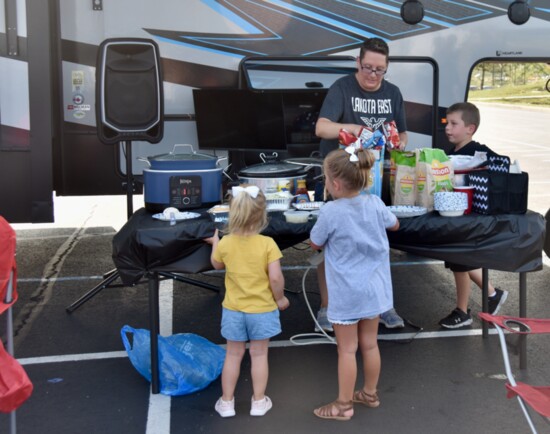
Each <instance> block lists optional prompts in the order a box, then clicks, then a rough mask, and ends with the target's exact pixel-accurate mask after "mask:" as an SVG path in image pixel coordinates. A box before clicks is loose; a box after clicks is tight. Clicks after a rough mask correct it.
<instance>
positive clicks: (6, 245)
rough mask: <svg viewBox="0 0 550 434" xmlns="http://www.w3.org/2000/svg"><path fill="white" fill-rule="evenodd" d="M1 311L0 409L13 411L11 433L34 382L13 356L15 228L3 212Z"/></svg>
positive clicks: (0, 229) (0, 230)
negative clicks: (3, 329) (3, 335)
mask: <svg viewBox="0 0 550 434" xmlns="http://www.w3.org/2000/svg"><path fill="white" fill-rule="evenodd" d="M0 246H1V249H0V315H1V314H2V313H4V312H6V318H7V325H6V335H7V352H6V350H5V349H4V346H3V345H2V341H0V366H1V371H0V411H1V412H7V413H10V434H15V432H16V420H15V409H16V408H18V407H19V406H20V405H21V404H23V402H25V401H26V400H27V398H28V397H29V396H30V395H31V393H32V389H33V385H32V383H31V381H30V380H29V377H28V376H27V374H26V372H25V370H24V369H23V367H22V366H21V365H20V364H19V362H17V360H15V359H14V358H13V317H12V309H11V307H12V305H13V303H15V301H16V300H17V285H16V276H17V267H16V263H15V232H14V231H13V229H12V228H11V226H10V225H9V224H8V222H6V220H4V218H3V217H1V216H0Z"/></svg>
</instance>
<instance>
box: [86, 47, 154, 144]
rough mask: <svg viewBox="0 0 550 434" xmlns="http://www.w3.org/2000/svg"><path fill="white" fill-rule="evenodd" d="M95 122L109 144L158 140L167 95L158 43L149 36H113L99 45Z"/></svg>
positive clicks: (102, 138) (101, 136)
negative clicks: (145, 37)
mask: <svg viewBox="0 0 550 434" xmlns="http://www.w3.org/2000/svg"><path fill="white" fill-rule="evenodd" d="M96 123H97V133H98V137H99V140H101V141H102V142H103V143H106V144H113V143H117V142H121V141H126V140H128V141H132V140H144V141H147V142H150V143H158V142H160V141H161V140H162V136H163V131H164V98H163V92H162V73H161V69H160V56H159V49H158V45H157V44H156V43H155V42H154V41H152V40H149V39H140V38H113V39H106V40H105V41H103V42H102V43H101V44H100V46H99V52H98V55H97V67H96Z"/></svg>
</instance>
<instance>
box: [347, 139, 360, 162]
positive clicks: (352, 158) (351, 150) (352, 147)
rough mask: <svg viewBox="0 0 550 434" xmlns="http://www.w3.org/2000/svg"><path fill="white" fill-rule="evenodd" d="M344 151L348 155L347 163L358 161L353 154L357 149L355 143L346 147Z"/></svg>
mask: <svg viewBox="0 0 550 434" xmlns="http://www.w3.org/2000/svg"><path fill="white" fill-rule="evenodd" d="M345 151H346V152H347V153H348V154H349V161H351V162H352V163H355V162H357V161H359V158H357V155H356V154H355V153H356V152H357V147H356V146H355V143H352V144H351V145H349V146H347V147H346V148H345Z"/></svg>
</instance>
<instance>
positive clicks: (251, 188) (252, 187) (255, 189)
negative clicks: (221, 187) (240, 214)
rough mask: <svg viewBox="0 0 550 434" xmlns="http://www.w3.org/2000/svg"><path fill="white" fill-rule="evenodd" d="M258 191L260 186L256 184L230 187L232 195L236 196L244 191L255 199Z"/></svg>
mask: <svg viewBox="0 0 550 434" xmlns="http://www.w3.org/2000/svg"><path fill="white" fill-rule="evenodd" d="M259 192H260V188H259V187H258V186H256V185H249V186H248V187H240V186H239V187H232V188H231V194H232V195H233V197H237V196H238V195H239V194H241V193H246V194H248V195H249V196H251V197H252V198H253V199H256V198H257V197H258V193H259Z"/></svg>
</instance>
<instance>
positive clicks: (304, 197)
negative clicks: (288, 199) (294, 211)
mask: <svg viewBox="0 0 550 434" xmlns="http://www.w3.org/2000/svg"><path fill="white" fill-rule="evenodd" d="M309 201H310V200H309V193H308V191H307V187H306V180H305V179H299V180H298V188H296V203H306V202H309Z"/></svg>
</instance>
